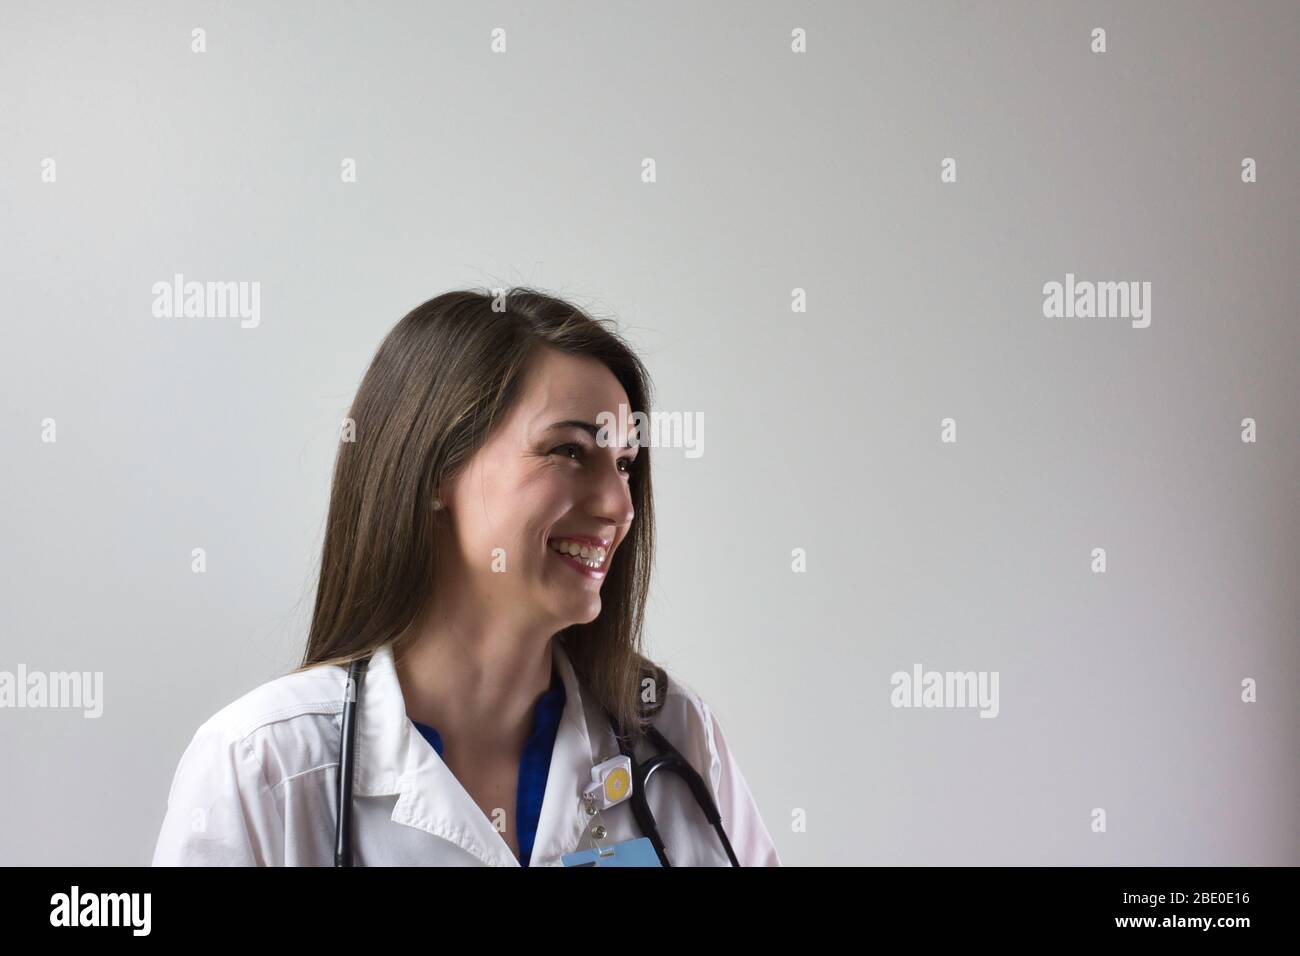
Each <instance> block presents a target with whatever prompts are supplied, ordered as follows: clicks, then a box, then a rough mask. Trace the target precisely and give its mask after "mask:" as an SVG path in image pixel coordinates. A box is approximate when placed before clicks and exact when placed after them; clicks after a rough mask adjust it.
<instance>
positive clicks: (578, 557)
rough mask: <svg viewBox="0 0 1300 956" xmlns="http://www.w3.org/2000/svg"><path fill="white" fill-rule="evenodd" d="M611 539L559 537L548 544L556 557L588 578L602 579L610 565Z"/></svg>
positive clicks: (589, 536)
mask: <svg viewBox="0 0 1300 956" xmlns="http://www.w3.org/2000/svg"><path fill="white" fill-rule="evenodd" d="M611 544H612V542H611V541H610V539H609V538H600V537H596V536H594V535H558V536H556V537H554V538H551V539H550V540H548V541H547V542H546V546H547V548H548V549H549V550H550V551H552V552H553V553H554V554H555V556H556V557H558V558H559V559H560V560H561V561H563V562H565V563H566V564H568V565H569V567H571V568H573V569H574V570H575V571H580V572H582V573H583V574H585V575H586V576H588V577H592V578H602V577H604V576H605V572H606V570H607V568H608V565H609V556H610V550H611V548H610V545H611Z"/></svg>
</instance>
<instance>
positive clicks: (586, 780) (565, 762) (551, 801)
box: [516, 637, 598, 866]
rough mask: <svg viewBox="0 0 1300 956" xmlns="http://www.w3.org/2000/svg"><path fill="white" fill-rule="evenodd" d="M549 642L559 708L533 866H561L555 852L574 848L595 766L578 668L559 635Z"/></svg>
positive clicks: (557, 854) (584, 816)
mask: <svg viewBox="0 0 1300 956" xmlns="http://www.w3.org/2000/svg"><path fill="white" fill-rule="evenodd" d="M551 648H552V654H553V656H554V658H555V666H556V669H557V670H558V671H559V674H560V679H561V680H562V681H564V713H563V714H562V715H561V717H560V725H559V727H558V728H557V730H556V734H555V746H554V748H553V749H552V750H551V767H550V770H548V771H547V774H546V792H545V794H544V795H543V797H542V812H541V816H540V817H539V818H538V821H537V836H536V838H535V839H534V840H533V855H532V860H531V864H532V865H533V866H561V865H562V861H561V859H560V858H561V857H562V856H563V855H564V854H566V853H572V852H574V851H575V850H576V849H578V842H579V840H580V839H581V838H582V831H583V827H584V826H585V825H586V815H585V813H584V812H583V810H582V804H581V800H582V791H583V790H585V789H586V788H587V787H588V786H589V785H590V784H591V768H592V767H593V766H594V763H593V761H592V757H591V754H592V748H591V736H590V730H589V727H588V720H587V713H588V710H589V708H588V707H587V705H586V703H585V702H584V701H583V699H582V688H581V687H580V686H579V684H578V677H577V674H576V673H575V672H574V670H573V664H572V662H571V661H570V660H569V656H568V654H566V653H565V651H564V647H563V642H562V641H561V640H560V638H558V637H557V638H555V639H553V640H552V642H551ZM597 709H598V708H597ZM516 862H518V861H516Z"/></svg>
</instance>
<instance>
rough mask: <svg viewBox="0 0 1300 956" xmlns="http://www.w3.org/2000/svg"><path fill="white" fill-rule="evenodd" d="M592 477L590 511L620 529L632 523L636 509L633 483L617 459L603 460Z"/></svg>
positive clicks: (589, 500) (587, 502)
mask: <svg viewBox="0 0 1300 956" xmlns="http://www.w3.org/2000/svg"><path fill="white" fill-rule="evenodd" d="M595 471H596V474H594V475H593V476H592V477H591V490H590V492H589V495H588V498H587V501H586V505H587V510H588V512H589V513H590V514H591V515H592V516H593V517H595V518H596V519H598V520H599V521H601V522H603V523H605V524H611V525H614V526H615V536H616V537H617V532H618V530H619V529H621V528H624V527H626V526H628V525H630V524H631V523H632V519H633V518H634V517H635V516H636V509H635V508H634V507H633V505H632V483H631V482H630V481H629V480H628V479H627V478H626V477H625V476H624V474H623V473H622V472H621V471H619V469H618V462H617V461H609V462H608V463H605V462H603V461H602V463H601V466H600V467H599V468H597V469H595Z"/></svg>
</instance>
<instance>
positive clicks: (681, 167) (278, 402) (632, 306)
mask: <svg viewBox="0 0 1300 956" xmlns="http://www.w3.org/2000/svg"><path fill="white" fill-rule="evenodd" d="M195 27H202V28H204V29H205V30H206V32H207V51H206V52H205V53H202V54H197V53H194V52H191V30H192V29H193V28H195ZM494 27H503V28H505V29H506V31H507V44H508V45H507V52H506V53H505V54H493V53H491V52H490V49H489V43H490V31H491V30H492V28H494ZM796 27H802V28H804V29H805V30H806V31H807V36H808V41H807V52H806V53H804V54H795V53H792V52H791V50H790V42H791V40H790V34H791V30H792V29H794V28H796ZM1094 27H1104V28H1105V29H1106V30H1107V45H1108V50H1107V52H1106V53H1104V54H1098V53H1094V52H1092V51H1091V49H1090V46H1091V38H1090V34H1091V30H1092V29H1093V28H1094ZM1297 36H1300V9H1298V8H1297V7H1296V5H1295V4H1293V3H1283V2H1278V3H1232V4H1229V3H1217V4H1210V3H1143V4H1119V3H1115V4H1111V3H1087V4H1083V3H1076V4H1070V5H1064V4H1039V3H1014V4H1012V3H984V4H969V3H962V4H956V3H936V4H851V3H793V4H783V3H725V4H723V3H714V4H698V3H679V2H673V3H666V2H659V3H654V4H631V3H627V4H621V3H598V2H591V3H544V4H539V3H474V4H433V3H405V4H396V3H389V4H384V5H378V4H359V3H342V2H324V3H321V2H312V3H306V2H299V3H277V4H274V5H272V4H265V3H254V2H232V3H115V4H111V5H110V4H101V3H79V4H61V5H50V4H48V3H44V2H20V0H7V2H5V3H4V5H3V7H0V206H2V207H3V215H2V216H0V297H2V299H3V303H4V308H3V313H4V347H3V349H0V395H2V396H3V416H0V443H3V448H4V468H3V471H2V475H3V477H2V478H0V483H2V484H3V489H4V501H5V507H4V508H3V509H0V521H2V522H3V538H2V542H0V577H2V578H3V580H4V586H3V594H4V601H3V606H0V669H6V670H13V669H14V668H16V666H17V665H18V664H19V663H23V664H25V666H26V667H27V668H29V669H33V670H44V671H57V670H80V671H102V672H103V675H104V698H105V699H104V713H103V716H102V717H100V718H99V719H86V718H84V717H82V716H81V714H80V712H76V711H68V710H32V709H25V710H0V741H2V750H3V765H4V786H3V787H2V788H0V821H3V823H0V860H3V861H4V862H7V863H18V864H37V863H53V864H65V863H66V864H140V863H146V862H148V860H149V858H150V855H151V853H152V849H153V844H154V841H155V839H156V836H157V830H158V826H159V824H160V823H161V820H162V815H163V810H164V804H165V798H166V793H167V788H168V785H169V783H170V780H171V775H172V773H173V771H174V769H175V766H176V762H177V761H178V759H179V757H180V754H181V751H182V750H183V748H184V746H185V744H186V743H187V742H188V740H189V738H190V735H191V734H192V733H193V731H194V729H195V728H196V727H197V726H198V724H199V723H200V722H201V721H203V720H204V719H206V718H207V717H208V716H210V715H211V714H212V713H213V712H214V711H215V710H217V709H218V708H219V707H221V706H223V705H224V704H225V703H227V702H228V701H230V700H232V699H234V698H235V697H237V696H239V695H241V694H242V693H244V692H245V691H247V690H249V689H251V688H252V687H253V686H255V685H256V684H258V683H261V682H262V681H264V680H267V679H270V678H271V677H274V676H276V675H278V674H279V673H282V672H283V671H285V670H287V669H289V668H291V667H292V666H293V665H294V664H295V663H296V661H297V657H298V654H299V653H300V649H301V646H302V642H303V639H304V635H305V630H306V624H307V619H308V614H309V612H310V608H311V589H312V587H313V586H314V580H313V577H312V575H313V571H314V568H315V562H316V560H317V558H318V553H319V547H320V541H321V532H322V523H323V517H324V514H325V509H326V505H327V495H328V487H329V476H330V469H331V466H332V462H333V455H334V452H335V447H336V445H335V442H336V436H337V429H338V423H339V420H340V418H341V417H342V416H343V415H344V414H345V412H346V410H347V408H348V405H349V403H350V401H351V398H352V395H353V393H354V391H355V389H356V386H357V384H358V383H359V381H360V377H361V374H362V373H363V371H364V369H365V366H366V364H367V362H368V361H369V359H370V356H371V355H372V353H373V351H374V349H375V347H376V346H377V344H378V343H379V341H380V339H381V338H382V337H383V335H384V334H385V333H386V332H387V331H388V329H389V328H390V327H391V326H392V325H393V324H394V323H395V322H396V321H397V320H398V319H399V318H400V317H401V316H402V315H403V314H404V313H405V312H406V311H407V310H409V309H410V308H411V307H413V306H414V305H416V304H418V303H419V302H421V301H423V300H425V299H427V298H430V297H432V296H433V295H435V294H437V293H439V292H442V291H445V290H447V289H450V288H456V287H461V286H465V285H485V284H486V285H508V284H512V283H523V282H527V283H532V284H537V285H541V286H543V287H545V288H548V289H550V290H552V291H554V292H557V293H559V294H563V295H568V296H571V297H573V298H574V299H575V300H577V301H578V302H580V303H581V304H583V305H586V306H588V307H589V308H592V309H593V310H595V311H597V312H599V313H601V314H604V315H611V316H615V317H617V318H618V319H619V320H620V321H621V322H622V323H623V327H624V329H625V330H626V331H627V334H628V335H629V337H630V338H631V339H632V340H633V342H634V343H635V344H636V345H637V346H638V347H639V349H640V350H641V351H642V353H643V355H644V357H645V358H646V360H647V361H648V363H649V365H650V368H651V371H652V373H653V375H654V378H655V382H656V385H657V393H658V397H659V407H660V408H662V409H666V410H679V411H686V412H698V413H702V414H703V416H704V419H705V423H706V426H705V427H706V430H705V435H704V438H705V446H704V449H705V453H704V455H703V456H702V457H700V458H698V459H688V458H687V457H686V456H685V455H684V454H683V452H682V451H681V450H673V449H663V450H659V451H657V452H656V453H655V455H656V462H655V469H656V485H657V490H658V501H657V504H658V509H659V515H660V526H659V527H660V532H661V540H662V550H661V552H660V554H659V560H658V568H659V573H658V579H657V583H656V590H655V595H654V600H653V606H652V617H651V634H650V636H651V650H652V652H653V653H654V654H655V655H656V656H657V657H658V659H659V660H661V662H663V663H664V664H665V665H666V666H668V667H669V668H670V669H673V670H675V672H677V673H679V674H680V676H682V677H683V678H684V679H685V680H687V682H688V683H690V684H692V685H693V686H694V687H695V688H696V689H697V690H698V691H699V692H700V693H701V694H702V695H703V696H704V697H705V698H706V699H707V700H709V701H710V702H711V703H712V705H713V706H714V708H715V709H716V711H717V713H718V715H719V717H720V719H721V720H722V723H723V727H724V729H725V731H726V734H727V737H728V740H729V742H730V743H731V746H732V748H733V750H734V752H735V753H736V755H737V757H738V759H739V761H740V764H741V766H742V768H743V770H744V772H745V774H746V776H747V777H748V779H749V781H750V784H751V786H752V789H753V791H754V793H755V795H756V797H757V799H758V802H759V805H760V807H761V809H762V811H763V813H764V816H765V818H766V819H767V822H768V826H769V828H770V829H771V830H772V832H773V835H774V838H775V839H776V841H777V844H778V847H779V850H780V852H781V854H782V857H783V859H784V861H785V862H786V863H787V864H848V863H883V864H902V863H909V864H913V863H914V864H941V863H942V864H975V863H991V864H1012V863H1016V864H1019V863H1023V864H1033V863H1047V864H1085V865H1087V864H1296V863H1300V768H1298V766H1297V759H1296V757H1297V743H1298V742H1300V703H1298V701H1300V697H1298V696H1297V693H1296V690H1297V687H1296V681H1297V674H1298V672H1300V649H1298V637H1300V627H1298V625H1300V598H1298V597H1297V595H1298V593H1300V588H1298V587H1297V577H1298V575H1297V568H1298V566H1300V503H1298V501H1297V494H1296V489H1297V487H1300V442H1298V441H1297V422H1296V413H1297V407H1298V406H1297V399H1298V398H1300V394H1298V393H1300V389H1298V386H1300V370H1298V369H1297V355H1298V354H1300V330H1298V329H1300V326H1298V325H1297V321H1298V315H1297V281H1296V276H1297V274H1298V273H1300V270H1298V269H1297V265H1298V263H1297V248H1298V245H1297V238H1298V237H1297V231H1298V229H1300V227H1298V225H1297V224H1298V223H1300V186H1298V185H1297V163H1296V158H1297V151H1298V148H1300V127H1298V126H1297V123H1296V102H1297V95H1296V94H1297V91H1298V90H1300V57H1297V49H1296V46H1297V41H1296V38H1297ZM1247 156H1249V157H1253V158H1254V159H1255V160H1256V161H1257V163H1258V170H1259V172H1258V182H1256V183H1253V184H1246V183H1243V182H1242V181H1241V175H1240V163H1241V161H1242V159H1243V157H1247ZM344 157H354V158H355V159H356V161H357V182H356V183H352V184H345V183H343V182H341V181H340V180H341V177H340V164H341V162H342V160H343V158H344ZM644 157H654V158H655V160H656V161H657V172H658V179H657V182H655V183H654V184H646V183H643V182H641V180H640V172H641V161H642V159H643V158H644ZM945 157H954V158H956V160H957V163H958V179H957V182H956V183H949V184H944V183H941V182H940V177H939V172H940V168H939V167H940V162H941V161H942V160H943V159H944V158H945ZM46 158H53V159H55V161H56V164H57V166H56V170H57V181H56V182H54V183H43V182H42V181H41V169H42V166H41V164H42V161H43V160H44V159H46ZM178 272H179V273H183V274H184V275H185V276H186V277H187V278H190V279H198V280H200V281H208V280H236V281H250V282H251V281H257V282H259V283H260V286H261V318H260V324H259V325H258V326H257V327H256V328H249V329H245V328H241V327H240V323H239V321H238V320H237V319H231V318H203V319H163V318H155V317H154V316H153V315H152V312H151V304H152V301H153V294H152V291H151V290H152V285H153V283H154V282H157V281H160V280H161V281H166V280H169V279H170V278H171V276H172V275H173V274H175V273H178ZM1067 272H1072V273H1074V274H1076V276H1078V277H1079V278H1080V279H1090V280H1137V281H1149V282H1151V283H1152V301H1151V305H1152V316H1151V317H1152V321H1151V325H1150V327H1149V328H1146V329H1136V328H1133V327H1131V325H1130V323H1129V322H1128V321H1127V320H1124V319H1116V318H1111V319H1101V318H1094V319H1049V318H1045V317H1044V315H1043V312H1042V306H1043V293H1042V287H1043V284H1044V283H1046V282H1050V281H1054V280H1055V281H1063V280H1064V278H1065V274H1066V273H1067ZM795 288H802V289H805V290H806V291H807V301H808V310H807V312H806V313H795V312H792V310H791V305H790V303H791V290H792V289H795ZM47 417H49V418H54V419H55V420H56V421H57V429H58V431H57V436H58V440H57V442H56V443H53V444H49V443H45V442H42V441H41V422H42V420H43V419H45V418H47ZM945 417H952V418H954V419H955V420H956V422H957V429H958V431H957V435H958V441H957V442H956V443H955V444H945V443H942V442H941V441H940V428H939V423H940V420H941V419H943V418H945ZM1245 417H1251V418H1254V419H1255V420H1256V421H1257V422H1258V441H1257V442H1256V443H1254V444H1246V443H1243V442H1242V441H1241V438H1240V432H1241V426H1240V423H1241V420H1242V419H1243V418H1245ZM194 547H203V548H206V549H207V554H208V570H207V573H205V574H194V573H192V572H191V570H190V560H191V559H190V552H191V549H192V548H194ZM796 547H801V548H805V549H806V551H807V555H808V563H807V571H806V572H805V573H802V574H799V573H793V572H792V570H791V550H792V549H793V548H796ZM1095 547H1104V548H1105V549H1106V551H1107V557H1108V570H1107V572H1106V573H1105V574H1095V573H1093V572H1092V570H1091V569H1090V563H1091V552H1092V549H1093V548H1095ZM914 663H920V664H922V665H923V666H924V667H925V668H927V669H937V670H985V671H998V672H999V674H1000V713H999V715H998V717H997V718H996V719H979V718H978V716H977V714H976V712H974V711H972V710H924V709H923V710H916V709H897V708H894V707H892V706H891V705H890V691H891V686H890V675H891V674H892V673H894V672H895V671H899V670H910V669H911V667H912V665H913V664H914ZM1245 678H1255V679H1256V680H1257V681H1258V700H1257V702H1255V703H1244V702H1242V700H1241V699H1240V695H1241V681H1242V680H1243V679H1245ZM1097 807H1101V808H1105V810H1106V812H1107V830H1106V832H1105V833H1094V832H1093V831H1092V829H1091V826H1090V824H1091V816H1090V814H1091V811H1092V810H1093V808H1097ZM795 808H801V809H802V810H804V811H806V814H807V830H806V832H792V828H791V819H792V811H793V810H794V809H795Z"/></svg>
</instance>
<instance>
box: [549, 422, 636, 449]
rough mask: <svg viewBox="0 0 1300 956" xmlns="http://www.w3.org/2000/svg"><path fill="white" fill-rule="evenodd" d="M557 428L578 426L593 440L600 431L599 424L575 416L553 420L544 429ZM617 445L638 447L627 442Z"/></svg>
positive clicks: (552, 429) (553, 429)
mask: <svg viewBox="0 0 1300 956" xmlns="http://www.w3.org/2000/svg"><path fill="white" fill-rule="evenodd" d="M559 428H579V429H581V430H582V431H584V432H586V433H587V434H589V435H590V436H591V437H592V440H593V441H594V440H595V439H596V436H597V433H598V432H599V431H600V426H599V425H593V424H591V423H590V422H583V421H579V420H578V419H576V418H567V419H565V420H564V421H562V422H554V423H552V424H550V425H547V426H546V429H545V431H548V432H550V431H555V430H556V429H559ZM618 447H619V448H636V447H638V446H636V445H631V444H628V445H619V446H618Z"/></svg>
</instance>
